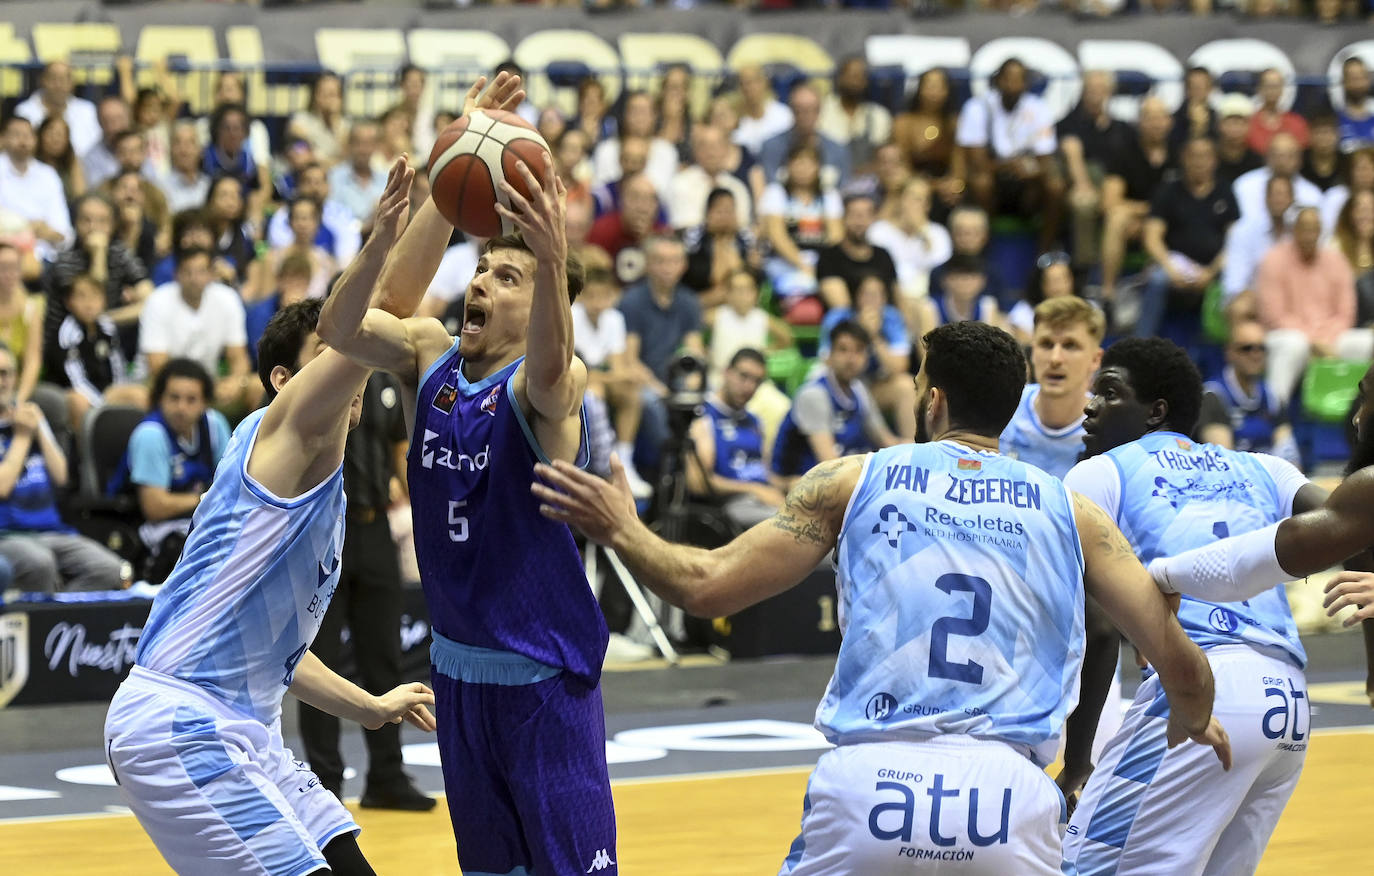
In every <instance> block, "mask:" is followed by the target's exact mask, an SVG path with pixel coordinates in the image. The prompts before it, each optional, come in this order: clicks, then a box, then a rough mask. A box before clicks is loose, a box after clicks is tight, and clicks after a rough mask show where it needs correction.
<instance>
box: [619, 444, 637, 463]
mask: <svg viewBox="0 0 1374 876" xmlns="http://www.w3.org/2000/svg"><path fill="white" fill-rule="evenodd" d="M615 452H616V455H617V456H619V457H620V464H621V465H634V456H635V446H634V445H633V444H631V443H630V442H629V441H617V442H616V443H615Z"/></svg>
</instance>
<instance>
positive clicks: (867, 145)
mask: <svg viewBox="0 0 1374 876" xmlns="http://www.w3.org/2000/svg"><path fill="white" fill-rule="evenodd" d="M868 88H869V79H868V61H866V60H865V59H864V57H863V56H862V55H850V56H849V57H847V58H845V59H843V60H841V61H840V63H839V66H838V67H837V68H836V73H835V90H834V91H833V92H831V93H830V94H827V95H826V96H825V98H824V99H823V100H822V101H821V110H820V120H819V121H818V122H817V123H816V128H817V130H818V131H819V132H820V133H821V135H822V136H824V137H828V138H829V139H830V140H832V141H834V142H835V143H838V144H840V145H841V146H843V147H845V148H846V149H847V150H848V151H849V166H850V167H851V168H853V169H855V170H858V169H860V168H866V167H867V166H868V165H869V164H870V163H871V162H872V161H873V152H874V150H875V149H877V148H878V147H879V146H881V145H883V144H884V143H886V142H888V141H889V140H891V139H892V114H891V113H890V112H888V111H887V108H886V107H884V106H882V105H881V104H879V103H875V102H874V101H871V100H869V99H868ZM792 111H793V114H794V115H795V113H796V108H795V106H794V107H793V110H792Z"/></svg>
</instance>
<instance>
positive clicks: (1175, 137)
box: [1168, 67, 1218, 153]
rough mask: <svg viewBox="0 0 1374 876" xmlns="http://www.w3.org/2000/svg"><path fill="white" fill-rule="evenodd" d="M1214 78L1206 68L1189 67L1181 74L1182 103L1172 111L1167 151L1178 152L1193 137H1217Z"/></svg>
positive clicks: (1211, 138)
mask: <svg viewBox="0 0 1374 876" xmlns="http://www.w3.org/2000/svg"><path fill="white" fill-rule="evenodd" d="M1215 87H1216V80H1215V79H1214V78H1213V76H1212V71H1211V70H1208V69H1207V68H1206V67H1189V68H1188V72H1186V73H1184V74H1183V105H1182V106H1180V107H1179V108H1178V110H1177V111H1176V112H1175V113H1174V121H1173V126H1172V128H1171V130H1170V132H1169V138H1168V139H1169V151H1170V152H1175V153H1176V152H1178V151H1179V150H1180V149H1182V148H1183V144H1184V143H1187V142H1188V141H1189V140H1192V139H1193V138H1195V137H1206V138H1207V139H1209V140H1213V141H1215V140H1216V137H1217V121H1218V120H1217V111H1216V110H1214V109H1212V90H1213V89H1214V88H1215Z"/></svg>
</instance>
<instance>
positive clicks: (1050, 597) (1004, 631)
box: [816, 441, 1083, 765]
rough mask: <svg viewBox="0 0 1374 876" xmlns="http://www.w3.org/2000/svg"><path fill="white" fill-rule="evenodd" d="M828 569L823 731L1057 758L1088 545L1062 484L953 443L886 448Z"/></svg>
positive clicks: (839, 738)
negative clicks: (991, 744)
mask: <svg viewBox="0 0 1374 876" xmlns="http://www.w3.org/2000/svg"><path fill="white" fill-rule="evenodd" d="M835 564H836V568H837V571H838V574H837V580H836V585H837V587H838V589H839V621H840V628H841V631H842V632H843V634H844V640H843V642H842V643H841V645H840V654H839V657H838V659H837V660H836V663H835V674H834V676H833V677H832V678H831V680H830V685H829V687H828V688H827V690H826V692H825V697H824V699H822V700H821V704H820V706H819V708H818V709H817V711H816V727H817V729H819V730H820V731H821V732H822V733H824V734H825V736H826V738H827V739H829V740H830V741H831V742H834V743H835V744H837V745H844V744H849V743H855V742H876V741H892V740H894V739H902V738H909V739H915V740H919V739H922V738H927V737H929V736H931V735H934V734H942V733H963V734H968V735H971V736H978V737H982V738H987V739H996V740H1001V741H1004V742H1008V743H1011V744H1013V745H1015V746H1017V747H1018V748H1020V749H1021V750H1022V751H1023V753H1025V754H1027V755H1029V756H1031V757H1032V758H1033V759H1035V760H1036V762H1037V763H1040V764H1042V765H1043V764H1044V763H1045V762H1047V761H1048V760H1049V759H1050V758H1053V756H1054V747H1055V742H1056V740H1057V737H1058V736H1059V733H1060V731H1061V729H1062V727H1063V724H1064V718H1065V716H1066V715H1067V714H1068V712H1069V711H1071V710H1072V709H1073V707H1074V706H1075V705H1076V704H1077V702H1078V670H1079V665H1080V663H1081V662H1082V659H1083V554H1082V550H1081V549H1080V547H1079V542H1078V530H1077V527H1076V526H1075V524H1074V515H1073V505H1072V502H1071V501H1070V498H1069V493H1068V490H1067V489H1066V488H1065V487H1064V485H1063V484H1062V483H1061V482H1060V481H1058V480H1056V479H1055V478H1053V477H1051V476H1050V475H1047V474H1045V473H1044V472H1042V471H1040V470H1039V469H1036V468H1033V467H1031V466H1028V465H1026V464H1025V463H1022V462H1018V461H1016V460H1013V459H1008V458H1006V457H1004V456H999V455H997V454H995V453H979V452H975V451H973V450H970V449H969V448H967V447H964V446H962V445H959V444H955V443H953V442H948V441H942V442H938V443H933V444H915V445H913V444H904V445H901V446H898V447H891V448H888V449H886V450H880V451H878V452H876V453H873V454H871V455H869V456H868V458H867V460H866V461H865V463H864V468H863V473H862V475H861V477H860V479H859V485H858V487H857V488H856V489H855V491H854V496H853V498H852V500H851V502H850V506H849V509H848V511H847V512H846V514H845V522H844V526H843V528H842V530H841V532H840V538H839V544H838V546H837V548H836V560H835ZM1041 747H1043V748H1045V749H1047V750H1037V749H1038V748H1041Z"/></svg>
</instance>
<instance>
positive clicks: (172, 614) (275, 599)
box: [135, 409, 344, 724]
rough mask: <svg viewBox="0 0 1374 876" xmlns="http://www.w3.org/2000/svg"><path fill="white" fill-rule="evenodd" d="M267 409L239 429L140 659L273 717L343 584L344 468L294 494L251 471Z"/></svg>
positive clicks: (165, 589)
mask: <svg viewBox="0 0 1374 876" xmlns="http://www.w3.org/2000/svg"><path fill="white" fill-rule="evenodd" d="M264 410H265V409H264ZM262 416H263V410H259V411H255V412H253V413H252V414H249V415H248V417H247V418H246V419H244V421H243V422H242V423H241V424H239V427H238V428H237V429H235V430H234V435H233V438H231V439H230V441H229V446H228V447H227V448H226V449H225V451H224V457H223V459H221V460H220V464H219V467H218V468H217V469H216V470H215V480H214V482H213V483H212V484H211V485H210V489H209V491H208V492H207V493H206V495H205V498H204V499H203V500H202V501H201V503H200V506H199V507H198V508H197V509H196V513H195V516H194V518H192V524H191V535H190V538H189V539H188V540H187V542H186V547H185V549H184V550H183V551H182V555H181V560H180V561H179V562H178V563H177V566H176V569H174V570H173V571H172V575H171V577H170V578H168V579H167V583H166V584H164V585H162V590H161V591H160V592H159V593H158V595H157V598H156V599H155V600H153V609H152V613H151V614H150V615H149V617H148V623H147V625H145V626H144V628H143V636H142V638H141V639H140V641H139V643H138V652H137V655H136V657H135V661H136V662H137V663H138V665H139V666H142V667H144V668H146V669H150V670H153V671H154V672H160V673H162V674H164V675H169V676H172V677H174V678H179V679H182V680H183V681H189V682H191V683H192V684H196V685H199V686H200V687H202V688H204V689H205V690H206V691H207V692H208V693H210V694H211V695H212V696H214V697H216V698H217V699H220V700H222V701H224V702H225V703H227V704H228V705H229V706H230V707H231V708H233V709H235V710H237V711H239V712H242V713H243V714H245V715H249V716H251V717H254V718H257V719H258V720H260V721H262V722H263V723H265V724H270V723H271V722H272V721H274V720H276V719H277V717H278V716H279V715H280V714H281V698H282V694H283V693H285V691H286V688H287V687H289V686H290V684H291V676H292V674H293V673H294V672H295V670H296V664H297V663H298V662H299V661H300V659H301V657H302V656H304V654H305V650H306V648H308V647H309V646H310V643H311V641H313V640H314V638H315V634H316V633H317V632H319V629H320V621H321V619H322V618H323V617H324V612H325V609H326V608H327V607H328V606H329V600H330V598H331V597H332V596H333V595H334V588H335V587H336V586H337V585H338V581H339V559H340V554H341V552H342V550H343V535H344V491H343V467H342V466H340V467H339V470H338V471H336V472H334V474H332V475H331V476H330V477H329V479H328V480H326V481H324V482H323V483H321V484H320V485H318V486H316V487H315V488H314V489H312V490H311V491H310V492H308V493H306V494H304V495H301V496H298V497H296V498H294V499H290V500H284V499H280V498H278V497H276V496H274V495H272V494H271V493H270V492H268V491H267V489H266V488H264V487H263V486H262V485H261V484H259V483H257V482H256V481H254V480H253V479H252V478H251V477H249V475H248V471H247V465H248V456H249V454H250V453H251V452H252V449H253V442H254V440H255V438H256V437H257V432H258V425H259V424H260V423H261V422H262Z"/></svg>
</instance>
